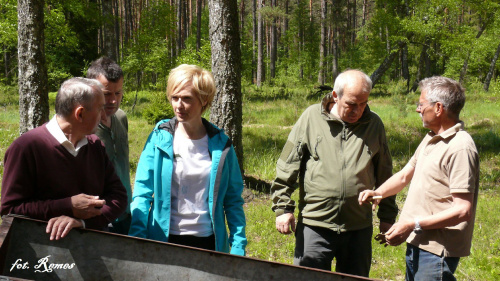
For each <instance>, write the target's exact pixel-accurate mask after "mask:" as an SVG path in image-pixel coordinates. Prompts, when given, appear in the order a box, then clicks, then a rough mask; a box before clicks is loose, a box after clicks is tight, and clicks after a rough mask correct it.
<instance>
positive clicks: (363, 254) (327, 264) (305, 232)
mask: <svg viewBox="0 0 500 281" xmlns="http://www.w3.org/2000/svg"><path fill="white" fill-rule="evenodd" d="M372 234H373V227H371V226H370V227H367V228H364V229H360V230H355V231H347V232H341V233H337V232H335V231H333V230H330V229H327V228H323V227H314V226H309V225H305V224H303V223H300V222H299V223H298V224H297V229H296V232H295V257H294V260H293V264H295V265H301V266H307V267H312V268H318V269H324V270H331V268H332V261H333V259H334V258H335V259H336V261H337V263H336V266H335V271H336V272H340V273H346V274H352V275H359V276H365V277H368V275H369V274H370V266H371V259H372V243H371V239H372Z"/></svg>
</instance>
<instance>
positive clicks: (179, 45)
mask: <svg viewBox="0 0 500 281" xmlns="http://www.w3.org/2000/svg"><path fill="white" fill-rule="evenodd" d="M183 2H184V1H183V0H177V51H176V52H175V54H176V56H178V55H180V53H181V49H182V3H183Z"/></svg>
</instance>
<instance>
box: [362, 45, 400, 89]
mask: <svg viewBox="0 0 500 281" xmlns="http://www.w3.org/2000/svg"><path fill="white" fill-rule="evenodd" d="M405 45H406V43H402V42H400V43H399V48H400V49H401V48H403V47H404V46H405ZM398 54H399V52H397V51H392V52H391V53H390V54H389V55H387V56H386V57H385V59H384V61H383V62H382V63H381V64H380V66H379V67H378V68H377V70H375V71H374V72H373V74H372V75H371V76H370V78H371V79H372V87H375V85H376V84H377V82H378V81H379V80H380V78H382V76H383V75H384V73H385V72H386V71H387V69H389V67H391V64H392V62H393V61H394V59H395V58H397V57H398Z"/></svg>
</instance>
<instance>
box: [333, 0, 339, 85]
mask: <svg viewBox="0 0 500 281" xmlns="http://www.w3.org/2000/svg"><path fill="white" fill-rule="evenodd" d="M337 5H338V2H337V1H336V0H333V1H332V22H333V38H332V39H333V40H332V57H333V59H332V60H333V61H332V84H333V83H335V79H337V76H338V75H339V72H340V71H339V61H338V57H339V55H338V48H339V45H338V44H339V41H338V36H339V32H338V14H339V13H338V7H337Z"/></svg>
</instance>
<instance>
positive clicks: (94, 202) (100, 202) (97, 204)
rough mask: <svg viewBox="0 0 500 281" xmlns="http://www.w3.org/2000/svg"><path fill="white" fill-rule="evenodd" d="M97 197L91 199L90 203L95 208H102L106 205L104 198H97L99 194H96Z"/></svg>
mask: <svg viewBox="0 0 500 281" xmlns="http://www.w3.org/2000/svg"><path fill="white" fill-rule="evenodd" d="M96 197H97V198H95V199H93V200H92V201H91V202H90V205H93V206H94V207H97V208H102V206H104V205H106V200H104V199H102V200H99V196H96Z"/></svg>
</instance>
